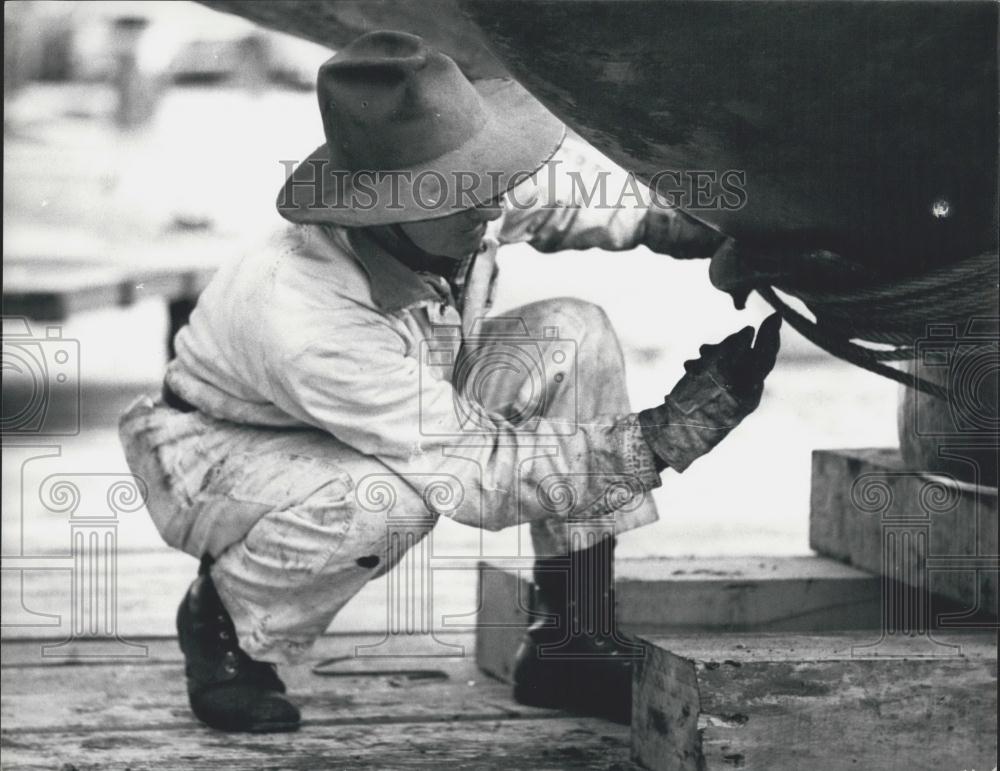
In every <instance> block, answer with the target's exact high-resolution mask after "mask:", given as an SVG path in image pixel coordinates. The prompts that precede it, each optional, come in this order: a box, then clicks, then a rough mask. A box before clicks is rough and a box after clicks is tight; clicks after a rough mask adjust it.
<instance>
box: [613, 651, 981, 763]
mask: <svg viewBox="0 0 1000 771" xmlns="http://www.w3.org/2000/svg"><path fill="white" fill-rule="evenodd" d="M938 637H939V640H940V641H941V642H944V643H946V644H950V645H955V646H958V647H957V648H955V649H952V650H951V651H950V652H951V653H954V654H955V655H940V656H930V657H923V656H924V654H926V653H927V649H926V647H925V646H923V645H922V644H921V641H920V640H915V641H913V652H914V654H915V656H914V657H910V658H907V657H904V656H902V655H900V656H898V657H879V656H877V655H870V654H871V653H872V652H873V651H877V646H876V647H870V643H871V642H872V639H871V635H865V634H864V633H841V634H826V635H809V636H805V635H792V636H788V635H782V636H779V635H743V634H726V635H716V636H712V637H706V636H691V637H686V638H685V637H670V638H652V639H649V640H647V642H648V644H649V649H648V655H647V657H646V658H645V660H644V661H643V662H642V663H641V664H640V666H639V668H638V671H637V673H636V690H635V693H634V695H633V721H632V756H633V759H634V760H636V761H637V762H639V763H640V764H642V765H644V766H646V767H648V768H650V769H654V770H656V769H664V770H666V769H670V770H671V771H713V769H731V768H734V767H737V768H746V769H759V770H760V771H784V770H785V769H788V770H789V771H791V770H792V769H794V770H795V771H800V770H801V769H803V768H822V769H824V771H845V770H846V769H859V768H864V769H868V768H871V769H875V768H877V769H880V771H893V770H895V769H898V770H899V771H904V770H905V771H910V770H911V769H912V770H913V771H921V770H923V769H926V771H932V770H934V771H937V770H939V769H944V768H966V769H970V768H977V769H979V768H982V769H989V768H993V767H994V766H995V764H996V748H997V745H996V719H997V711H996V710H997V697H996V687H997V662H996V642H997V640H996V635H995V634H990V633H981V634H973V633H947V634H943V635H938Z"/></svg>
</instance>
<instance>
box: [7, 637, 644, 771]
mask: <svg viewBox="0 0 1000 771" xmlns="http://www.w3.org/2000/svg"><path fill="white" fill-rule="evenodd" d="M377 640H378V636H377V635H344V636H338V637H324V638H322V639H321V640H320V641H319V643H318V644H317V648H316V650H315V656H314V659H315V661H319V660H321V659H324V658H329V657H335V658H337V659H338V660H336V661H333V662H331V663H328V664H324V665H323V666H322V667H321V669H322V670H323V671H327V672H330V673H333V675H334V676H327V677H322V676H319V675H316V674H313V673H312V672H311V669H310V666H309V665H299V666H290V667H282V668H281V670H280V673H281V675H282V677H283V678H284V679H285V681H286V683H287V684H288V686H289V692H290V694H291V695H292V698H293V699H294V700H295V702H296V703H297V704H298V705H299V706H300V707H301V708H302V710H303V716H304V725H303V728H302V729H301V731H299V732H298V733H296V734H273V735H253V736H251V735H231V734H225V733H220V732H217V731H212V730H211V729H208V728H205V727H204V726H202V725H200V724H199V723H197V721H195V719H194V718H193V717H192V716H191V714H190V712H189V710H188V708H187V697H186V693H185V690H184V678H183V665H182V662H181V659H180V655H179V651H178V650H177V642H176V640H164V639H147V640H142V642H143V643H144V644H146V645H147V647H148V649H149V656H148V658H147V659H145V660H143V661H141V662H139V663H135V662H132V661H128V662H121V663H115V662H103V663H96V662H85V661H77V662H72V663H69V664H67V663H62V664H56V663H54V662H52V661H49V660H43V659H40V658H39V657H38V653H37V648H36V647H35V646H34V645H33V644H32V643H31V642H29V641H17V642H11V641H7V642H5V643H4V645H3V650H4V657H3V659H4V660H3V666H2V669H0V675H2V681H3V682H2V696H0V705H2V709H0V714H2V717H3V730H2V733H0V737H2V747H3V767H4V769H8V768H9V769H35V768H39V769H41V768H45V769H53V768H57V769H58V768H60V767H66V765H65V764H70V765H72V766H73V767H74V768H76V769H79V771H84V769H97V768H101V769H105V768H112V769H124V768H130V769H132V770H133V771H138V770H139V769H145V768H185V769H187V768H191V769H201V768H218V767H223V768H234V769H242V768H246V769H279V768H280V769H316V768H436V767H443V766H448V767H454V768H533V769H534V768H539V769H561V768H570V769H589V768H593V769H607V768H617V769H630V768H633V765H632V764H631V763H630V761H629V759H628V753H629V750H628V741H629V739H628V729H627V728H626V727H623V726H617V725H614V724H611V723H607V722H604V721H600V720H596V719H577V718H574V717H571V716H568V715H566V714H564V713H561V712H556V711H552V710H542V709H534V708H530V707H522V706H521V705H518V704H516V703H514V702H513V700H512V699H511V697H510V692H509V689H508V688H507V687H506V686H503V685H501V684H499V683H496V682H494V681H492V680H490V679H489V678H483V677H482V676H481V674H479V673H478V671H477V670H476V668H475V662H474V661H473V659H472V657H471V655H466V656H461V657H455V658H450V659H442V658H430V657H427V656H426V655H422V654H425V653H428V652H433V650H434V646H432V645H428V644H427V641H426V639H425V638H421V637H419V636H416V637H414V638H413V649H412V650H413V655H412V656H408V657H405V658H396V659H373V658H358V657H355V656H353V655H352V654H353V652H354V648H355V646H357V645H366V644H371V643H373V642H377ZM449 641H450V642H451V643H453V644H455V645H458V646H462V647H464V649H465V650H467V651H470V650H471V643H472V640H471V636H469V635H453V636H451V637H450V638H449Z"/></svg>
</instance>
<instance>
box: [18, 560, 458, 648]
mask: <svg viewBox="0 0 1000 771" xmlns="http://www.w3.org/2000/svg"><path fill="white" fill-rule="evenodd" d="M53 552H55V550H53ZM116 565H117V582H116V587H117V588H116V593H115V602H116V610H117V631H118V633H119V635H120V636H121V637H122V638H124V639H125V640H132V639H133V638H137V637H156V636H169V635H173V634H176V628H175V626H174V624H175V620H174V616H175V614H176V612H177V603H178V602H180V598H181V597H182V596H183V594H184V592H185V591H187V588H188V586H189V585H190V584H191V581H192V580H194V577H195V575H196V574H197V571H198V563H197V561H196V560H195V559H194V558H192V557H190V556H188V555H186V554H184V553H182V552H179V551H175V550H168V549H166V548H159V549H143V550H137V551H122V552H119V553H118V554H117V555H116ZM71 566H72V557H71V555H70V553H69V550H68V544H67V548H64V549H63V551H62V552H61V553H59V552H55V553H51V554H47V555H46V556H40V557H39V556H34V555H28V556H17V555H11V556H9V555H4V559H3V588H4V591H3V624H4V625H3V629H2V635H0V636H2V639H5V640H8V639H15V638H22V639H23V638H46V639H45V640H44V642H41V641H40V642H39V643H38V645H37V647H38V648H39V649H40V648H41V646H42V645H51V644H52V643H54V642H58V641H59V640H65V639H68V638H69V636H70V633H71V629H72V626H73V612H74V606H73V586H72V571H71ZM436 569H437V570H438V571H439V572H438V575H439V576H440V578H439V580H437V581H435V583H434V586H433V594H432V597H433V602H434V608H435V611H436V617H435V619H434V626H435V628H436V629H441V628H442V627H443V625H444V621H443V616H445V615H455V616H459V617H464V618H468V619H470V620H469V622H468V626H467V627H466V628H464V629H463V628H459V629H454V628H452V629H451V630H450V631H469V628H468V627H471V624H472V620H473V619H474V615H473V613H474V611H475V605H474V598H475V592H476V588H475V584H476V571H475V569H474V566H473V565H469V564H468V563H467V562H466V561H463V560H455V561H454V562H449V561H448V560H447V559H441V560H439V561H438V562H436ZM150 576H155V583H154V584H153V585H151V584H150V581H149V577H150ZM388 592H389V584H388V582H387V580H386V579H385V578H384V577H383V578H380V579H377V580H376V581H372V582H370V583H369V584H368V585H366V586H365V587H364V588H363V589H362V590H361V591H360V592H359V593H358V594H357V595H356V596H355V597H353V598H352V599H351V601H350V602H349V603H348V604H347V605H346V606H345V607H344V608H343V609H341V611H340V612H339V613H338V614H337V617H336V619H334V621H333V623H332V624H331V626H330V629H331V630H332V631H335V632H340V633H344V632H358V633H360V632H375V631H379V630H378V627H379V625H381V626H382V628H383V629H384V628H386V625H387V620H386V619H387V617H388V616H387V609H388V607H389V604H390V598H389V595H388ZM52 655H59V651H53V652H52Z"/></svg>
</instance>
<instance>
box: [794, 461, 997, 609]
mask: <svg viewBox="0 0 1000 771" xmlns="http://www.w3.org/2000/svg"><path fill="white" fill-rule="evenodd" d="M811 497H812V501H811V507H810V518H809V543H810V546H811V547H812V548H813V549H815V550H816V551H817V552H819V553H820V554H824V555H827V556H829V557H833V558H834V559H838V560H843V561H844V562H846V563H849V564H851V565H855V566H857V567H860V568H862V569H863V570H868V571H871V572H873V573H878V574H886V575H888V576H891V577H893V578H895V579H897V580H900V581H903V582H905V583H907V584H909V585H912V586H917V587H926V588H927V590H928V591H929V592H930V593H932V594H940V595H943V596H946V597H950V598H952V599H954V600H955V601H957V602H958V603H960V605H961V608H962V611H963V612H962V613H960V614H959V615H957V616H956V617H955V618H954V619H952V621H951V622H942V623H954V625H955V626H960V627H968V626H974V625H987V626H990V625H995V623H996V618H997V575H998V568H1000V551H998V546H997V524H998V517H997V489H996V488H990V487H984V486H981V485H980V486H976V485H971V484H968V483H965V482H960V481H957V480H955V479H953V478H951V477H948V476H945V475H940V474H927V473H924V472H921V471H920V470H914V469H909V468H907V467H906V466H905V464H904V463H903V460H902V457H901V456H900V454H899V451H898V450H879V449H866V450H816V451H815V452H813V470H812V496H811ZM893 544H898V545H899V546H900V548H901V551H899V552H898V553H896V554H893V553H891V552H889V551H887V549H888V548H890V546H891V545H893Z"/></svg>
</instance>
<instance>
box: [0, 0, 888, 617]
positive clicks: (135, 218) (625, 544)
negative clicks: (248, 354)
mask: <svg viewBox="0 0 1000 771" xmlns="http://www.w3.org/2000/svg"><path fill="white" fill-rule="evenodd" d="M331 53H332V51H331V50H329V49H327V48H324V47H322V46H318V45H315V44H312V43H308V42H305V41H302V40H299V39H295V38H291V37H289V36H285V35H282V34H279V33H274V32H271V31H268V30H263V29H261V28H257V27H255V26H254V25H253V24H251V23H249V22H246V21H244V20H242V19H239V18H236V17H233V16H228V15H225V14H220V13H217V12H215V11H211V10H208V9H206V8H203V7H201V6H198V5H196V4H194V3H188V2H162V3H161V2H72V3H71V2H26V1H24V0H22V1H20V2H8V3H6V4H5V5H4V202H3V249H4V268H5V270H4V274H5V279H4V281H5V291H6V289H7V283H8V279H9V278H11V277H12V276H17V277H20V278H27V279H36V278H37V279H39V280H43V281H57V280H58V279H59V277H60V275H61V274H62V273H63V272H64V271H68V270H69V269H70V267H73V266H76V267H78V266H80V265H88V266H89V265H95V266H109V265H110V266H126V267H129V266H142V265H145V264H147V263H149V264H152V263H154V262H155V263H156V264H157V265H166V266H170V265H171V264H181V263H183V264H191V263H196V264H198V265H200V266H202V267H205V268H211V267H213V266H217V265H219V264H221V263H223V262H225V261H227V260H232V259H237V258H238V257H239V256H240V255H241V254H243V253H245V252H246V251H247V250H249V249H254V248H259V247H260V246H261V245H263V244H264V243H265V242H266V240H267V238H268V237H269V236H270V235H271V234H272V233H273V232H274V231H275V230H276V229H277V228H280V227H281V225H282V220H281V219H280V218H279V217H278V215H277V213H276V211H275V209H274V199H275V196H276V193H277V190H278V188H279V187H280V185H281V183H282V182H283V181H284V171H285V169H284V167H283V166H282V165H281V163H280V161H282V160H285V161H298V160H300V159H302V158H304V157H305V156H306V155H307V154H308V153H309V152H310V151H311V150H312V149H314V148H315V147H316V146H317V145H318V144H320V142H321V141H322V129H321V126H320V121H319V115H318V111H317V109H316V101H315V95H314V80H315V74H316V70H317V68H318V66H319V65H320V64H321V63H322V62H323V61H324V60H325V59H326V58H328V57H329V56H330V55H331ZM595 152H596V151H595ZM605 163H608V164H610V161H605ZM74 269H75V268H74ZM707 270H708V265H707V262H703V261H702V262H699V261H687V262H680V261H674V260H671V259H669V258H667V257H665V256H662V255H655V254H652V253H650V252H649V251H648V250H646V249H636V250H634V251H632V252H627V253H614V254H612V253H601V252H598V251H593V250H591V251H587V252H575V253H574V252H566V253H562V254H554V255H542V254H539V253H536V252H534V250H532V249H531V248H530V247H527V246H517V247H509V248H507V249H506V250H501V271H502V273H501V284H500V294H499V297H498V300H497V306H496V309H497V310H498V311H503V310H504V309H507V308H510V307H514V306H516V305H519V304H522V303H526V302H531V301H533V300H537V299H541V298H544V297H552V296H557V295H573V296H578V297H582V298H584V299H587V300H590V301H593V302H596V303H598V304H600V305H602V306H603V307H604V308H605V309H606V311H607V312H608V314H609V316H610V318H611V320H612V321H613V322H614V324H615V326H616V327H617V329H618V331H619V333H620V336H621V339H622V342H623V345H624V347H625V351H626V361H627V369H628V375H629V378H630V387H631V393H632V398H633V405H634V407H636V408H640V407H645V406H650V405H652V404H658V403H659V402H660V401H661V400H662V398H663V395H664V394H665V393H666V392H667V391H669V389H670V388H671V387H672V385H673V384H674V383H675V382H676V380H677V379H678V378H679V377H680V376H681V375H682V373H683V370H682V364H683V361H684V360H685V359H686V358H691V357H692V356H694V355H696V352H697V348H698V346H699V345H700V344H702V343H705V342H716V341H717V340H718V339H720V338H721V337H723V336H724V335H726V334H728V333H730V332H732V331H735V330H736V329H738V328H739V327H741V326H743V325H746V324H756V323H758V322H759V321H760V320H761V319H762V318H763V317H764V316H765V315H766V314H767V312H768V309H767V308H766V306H764V304H763V303H762V302H759V301H758V302H757V303H754V302H753V301H751V303H750V305H749V306H748V309H747V310H746V311H742V312H737V311H736V310H734V309H733V308H732V303H731V301H730V300H729V298H728V296H726V295H724V294H722V293H720V292H718V291H716V290H715V289H713V287H712V286H711V284H710V283H709V281H708V275H707ZM143 291H144V287H143V286H142V285H137V286H136V287H135V299H136V302H134V303H133V304H131V305H129V306H128V307H124V308H121V307H104V308H94V309H91V310H86V311H82V312H79V313H73V314H70V315H69V317H68V318H66V319H65V320H61V321H59V323H58V326H59V327H60V330H61V335H62V338H63V340H68V341H73V345H72V346H71V354H72V355H73V356H78V361H76V362H75V363H74V362H73V361H72V360H70V361H69V362H68V365H67V366H68V369H66V371H67V372H68V373H69V377H70V378H76V381H75V382H76V384H77V385H78V388H79V395H80V400H79V410H78V413H79V414H78V418H79V431H78V432H77V431H75V430H69V431H67V432H66V433H67V435H53V436H38V437H36V438H34V439H30V441H29V440H26V439H24V438H23V437H20V438H17V440H16V441H15V440H13V439H11V440H8V438H7V437H5V443H4V465H3V475H4V476H3V512H4V514H3V526H4V527H3V532H4V536H3V556H4V559H5V565H7V564H14V563H11V562H10V559H9V558H14V557H16V558H24V557H48V556H51V557H53V559H61V558H63V556H64V555H66V554H68V553H69V548H70V541H69V524H68V521H67V516H66V514H65V513H59V512H55V511H52V510H51V509H50V508H49V507H46V506H45V505H43V504H42V502H40V499H39V495H38V493H37V489H38V487H39V485H41V484H42V482H43V480H44V479H46V478H47V477H48V476H50V475H51V474H53V473H60V474H122V473H127V469H126V467H125V464H124V460H123V458H122V454H121V450H120V448H119V446H118V441H117V433H116V424H117V418H118V415H119V414H120V412H121V411H122V410H123V409H124V407H125V406H126V405H127V404H128V403H129V402H130V401H131V400H132V399H133V398H135V397H136V396H137V395H139V394H141V393H144V392H155V391H158V390H159V386H160V380H161V378H162V374H163V367H164V365H165V363H166V359H167V351H166V345H165V340H166V337H167V328H168V320H167V310H166V304H165V302H164V300H163V298H162V297H158V296H151V297H149V298H148V299H144V297H143ZM112 305H113V304H112ZM6 314H7V310H6V309H5V319H4V324H5V333H6V332H7V331H8V330H9V329H13V328H14V327H13V326H11V325H20V326H19V327H18V328H19V329H21V328H23V323H24V322H23V320H18V319H10V318H7V315H6ZM28 325H29V326H28V330H29V331H28V332H27V333H23V332H22V333H21V334H27V335H29V336H31V337H32V339H35V338H44V337H45V334H46V327H48V326H52V324H46V323H45V321H44V320H32V321H29V322H28ZM39 350H42V349H39ZM40 355H44V351H43V350H42V354H40ZM4 370H5V371H4V402H5V405H4V414H5V415H8V414H10V413H11V412H16V411H17V409H18V400H23V399H25V398H28V397H26V395H25V394H26V391H25V387H26V386H25V382H26V381H25V380H24V377H25V373H24V372H22V371H20V370H18V369H17V368H16V367H8V363H7V362H6V361H5V363H4ZM70 384H71V385H72V383H70ZM586 386H587V384H586V381H585V380H581V383H580V387H581V388H586ZM896 400H897V393H896V386H895V385H894V384H892V383H890V382H888V381H886V380H883V379H880V378H878V377H876V376H874V375H871V374H869V373H867V372H864V371H862V370H859V369H856V368H853V367H851V366H850V365H847V364H845V363H843V362H840V361H838V360H835V359H833V358H831V357H829V356H827V355H826V354H824V353H823V352H821V351H819V350H818V349H815V348H813V347H812V346H811V345H810V344H809V343H807V342H806V341H804V340H802V339H801V338H797V337H796V336H795V334H794V333H793V332H792V330H790V329H788V328H787V327H786V328H785V330H784V331H783V350H782V354H781V356H780V358H779V361H778V365H777V367H776V369H775V371H774V373H773V374H772V375H771V377H770V379H769V381H768V388H767V390H766V392H765V396H764V401H763V403H762V405H761V407H760V409H759V410H758V411H757V412H756V413H755V414H754V415H753V416H751V418H749V419H748V420H747V421H745V423H744V424H743V426H742V427H741V428H740V429H739V430H738V431H736V432H734V434H733V435H732V436H730V437H729V438H728V439H727V440H726V442H724V443H723V444H722V445H721V446H720V447H719V448H718V449H717V450H716V451H715V452H713V453H712V454H711V455H710V456H709V457H707V458H706V459H704V460H702V461H700V462H699V463H697V464H696V465H694V466H693V467H692V468H691V469H690V470H689V471H687V472H686V473H685V474H684V475H683V476H680V475H677V474H675V473H674V472H667V474H666V475H665V476H664V483H663V486H662V488H660V489H659V490H657V491H656V492H655V493H654V495H655V497H656V500H657V501H658V503H659V506H660V514H661V521H660V522H659V523H657V524H656V525H654V526H651V527H649V528H645V529H643V530H641V531H637V532H635V533H632V534H629V535H626V536H623V538H622V539H621V541H620V549H619V552H620V554H621V555H622V556H626V557H628V556H666V555H684V554H698V555H712V554H761V555H764V554H766V555H779V554H805V553H808V551H809V549H808V513H809V475H810V453H811V451H812V450H813V449H819V448H835V447H879V446H886V447H888V446H896V444H897V436H896V415H895V411H896ZM75 411H76V406H75V402H72V400H70V401H68V402H67V403H66V404H65V405H62V406H58V405H57V413H58V414H56V415H55V416H54V417H53V418H52V420H54V421H56V423H58V421H59V420H63V421H64V423H65V425H66V426H71V427H72V426H75V424H74V422H73V421H74V420H76V417H77V416H76V415H74V414H72V413H74V412H75ZM63 413H65V414H63ZM53 425H55V424H53ZM57 428H58V426H57ZM119 519H120V521H119V523H118V525H117V531H116V532H117V549H118V555H119V557H118V563H117V564H118V571H119V586H120V587H121V590H120V603H119V605H120V608H121V610H120V616H119V620H120V626H121V628H122V631H123V633H124V634H134V635H139V634H160V633H164V634H165V633H168V632H169V631H170V620H169V615H170V612H172V609H173V607H174V606H173V603H174V602H175V601H176V600H177V599H178V598H179V596H180V593H181V592H182V591H183V589H184V588H185V586H186V584H187V582H189V581H190V579H191V577H192V576H193V573H194V567H195V566H194V561H193V560H192V559H191V558H189V557H187V556H185V555H182V554H178V553H174V552H171V551H169V550H168V549H167V547H166V546H164V545H163V544H162V543H161V541H160V539H159V536H158V535H157V533H156V531H155V530H154V528H153V525H152V523H151V522H150V521H149V519H148V517H147V516H146V515H145V512H144V511H143V510H141V509H140V510H138V511H136V512H133V513H131V514H128V515H127V516H123V517H120V518H119ZM523 535H524V534H519V533H517V532H505V533H498V534H486V535H485V536H483V534H481V533H479V532H478V531H475V530H472V529H470V528H466V527H463V526H460V525H455V524H453V523H451V522H442V523H441V525H440V526H439V528H438V529H437V530H436V531H435V534H434V547H433V548H434V553H435V555H440V556H441V557H442V558H447V557H448V556H449V555H453V556H456V557H469V556H473V555H477V554H483V555H484V556H491V555H502V554H509V553H517V550H518V549H519V548H522V546H523V544H525V543H528V539H527V538H526V537H524V538H523V541H522V536H523ZM24 564H27V563H24ZM53 564H55V563H53ZM467 572H468V575H467V576H466V575H464V574H463V575H462V576H459V577H456V579H455V582H454V586H453V587H452V588H453V589H454V591H453V592H452V594H449V595H448V597H449V599H448V602H451V603H452V606H453V607H454V608H456V609H465V610H468V609H469V608H470V605H471V607H474V604H473V601H474V598H473V597H472V594H471V592H472V591H473V589H472V587H473V586H474V584H473V581H472V573H471V572H469V571H467ZM57 573H58V575H57ZM3 574H4V585H3V590H4V591H3V595H4V596H3V600H4V618H5V622H4V623H5V628H4V634H5V635H8V636H9V635H11V634H28V633H30V634H32V635H38V634H41V635H49V634H51V635H53V636H58V635H59V634H60V633H61V632H60V629H59V624H58V623H52V622H51V621H49V622H45V621H44V617H45V616H46V615H49V616H52V617H55V616H58V615H59V614H64V613H65V608H63V609H62V610H61V609H60V608H61V607H62V606H61V605H60V603H61V602H62V600H61V599H59V597H61V596H62V595H60V594H59V592H58V591H54V590H53V587H57V586H58V585H59V584H58V582H60V581H63V582H68V581H69V571H68V570H64V569H62V568H54V569H53V570H50V571H48V572H46V571H43V570H41V569H39V570H33V569H27V568H26V569H17V570H7V569H5V570H4V573H3ZM151 578H153V579H155V580H153V581H151ZM447 591H450V590H446V593H447ZM384 593H385V589H384V581H379V582H374V583H373V584H371V585H369V587H368V588H366V590H365V592H364V593H363V595H362V596H361V597H359V598H358V600H356V601H355V602H354V603H352V604H351V605H350V606H349V607H348V608H347V609H345V611H344V613H343V614H342V616H341V617H340V618H338V620H337V621H335V622H334V626H335V628H340V629H357V628H363V627H364V626H365V625H366V624H365V618H366V614H368V615H370V614H371V613H372V612H374V611H373V610H372V609H373V608H377V607H382V606H379V605H378V597H380V596H384ZM160 595H162V596H163V598H164V599H163V602H162V603H160V604H161V605H162V606H163V609H164V610H165V611H166V614H162V613H156V612H153V611H150V610H149V603H148V602H147V601H146V600H148V598H149V597H150V596H153V597H158V596H160ZM33 597H35V599H32V598H33ZM38 598H47V599H38ZM53 598H55V599H53ZM66 598H67V599H66V602H68V593H67V594H66ZM445 604H447V603H445ZM8 619H14V620H13V621H8ZM18 619H20V620H18ZM32 619H33V620H32ZM39 619H43V620H42V621H39ZM22 622H23V623H22ZM60 623H62V622H60ZM62 631H65V630H64V629H63V630H62Z"/></svg>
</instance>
